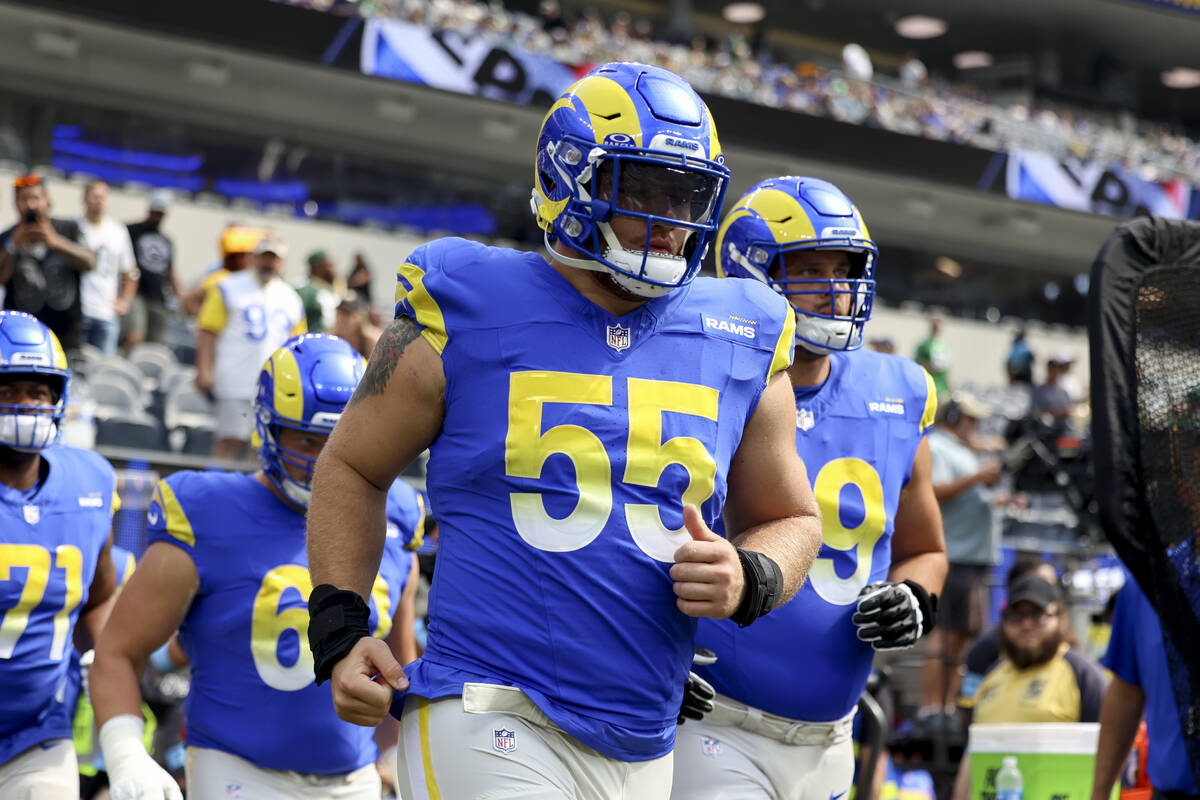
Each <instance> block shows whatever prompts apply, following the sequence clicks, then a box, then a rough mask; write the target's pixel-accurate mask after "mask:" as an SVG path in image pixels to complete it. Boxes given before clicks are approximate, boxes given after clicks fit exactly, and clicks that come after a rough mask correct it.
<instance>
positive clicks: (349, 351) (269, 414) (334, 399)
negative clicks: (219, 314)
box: [254, 333, 366, 508]
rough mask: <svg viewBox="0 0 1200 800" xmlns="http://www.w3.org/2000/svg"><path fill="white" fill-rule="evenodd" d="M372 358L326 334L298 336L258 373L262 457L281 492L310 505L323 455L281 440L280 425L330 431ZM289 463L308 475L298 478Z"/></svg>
mask: <svg viewBox="0 0 1200 800" xmlns="http://www.w3.org/2000/svg"><path fill="white" fill-rule="evenodd" d="M365 367H366V362H365V361H364V360H363V357H362V356H361V355H359V354H358V353H357V352H356V351H355V350H354V348H353V347H351V346H350V344H349V342H347V341H345V340H344V339H339V338H338V337H336V336H330V335H328V334H324V333H306V334H302V335H300V336H295V337H293V338H291V339H289V340H288V341H287V343H285V344H284V345H283V347H281V348H279V349H278V350H276V351H275V352H274V353H272V354H271V357H270V358H268V359H267V362H266V363H265V364H263V368H262V371H261V372H260V373H259V375H258V396H257V398H256V400H255V404H254V416H255V430H256V433H257V434H258V438H259V441H260V444H259V447H258V460H259V462H260V463H261V464H262V468H263V472H264V473H266V476H267V478H268V479H269V480H270V481H271V483H272V484H274V485H275V487H276V488H277V489H279V491H281V492H283V494H284V495H285V496H286V497H287V498H288V499H289V500H291V501H292V502H294V503H295V504H296V505H298V506H301V507H303V508H308V504H309V502H310V501H311V499H312V473H313V468H314V467H315V466H316V463H317V460H316V459H315V458H309V457H307V456H304V455H301V454H300V453H297V452H295V451H292V450H289V449H287V448H285V447H283V446H281V445H280V444H279V429H280V428H281V427H284V428H292V429H294V430H298V431H305V432H308V433H319V434H329V433H332V432H333V426H334V425H335V424H337V421H338V419H339V418H341V416H342V411H343V410H345V408H346V403H347V402H349V400H350V397H351V396H352V395H353V394H354V390H355V388H356V387H357V386H358V382H359V381H360V380H361V379H362V376H363V370H364V368H365ZM285 466H291V467H293V468H294V469H296V470H297V471H299V472H300V473H301V474H302V475H303V477H302V478H299V479H298V478H296V477H294V476H293V475H291V474H289V473H288V470H287V469H285Z"/></svg>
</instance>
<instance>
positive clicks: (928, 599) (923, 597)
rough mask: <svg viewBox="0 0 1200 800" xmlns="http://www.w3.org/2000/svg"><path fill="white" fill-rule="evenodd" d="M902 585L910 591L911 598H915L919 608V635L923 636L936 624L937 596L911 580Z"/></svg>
mask: <svg viewBox="0 0 1200 800" xmlns="http://www.w3.org/2000/svg"><path fill="white" fill-rule="evenodd" d="M904 585H905V586H907V587H908V588H909V589H910V590H911V591H912V593H913V596H914V597H916V598H917V605H918V606H920V608H921V617H922V622H921V635H922V636H924V635H925V634H927V633H929V632H930V631H931V630H933V626H934V625H936V624H937V607H938V596H937V595H936V594H930V593H929V592H927V591H925V587H924V586H922V585H921V584H919V583H917V582H916V581H913V580H906V581H904Z"/></svg>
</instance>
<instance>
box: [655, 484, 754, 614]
mask: <svg viewBox="0 0 1200 800" xmlns="http://www.w3.org/2000/svg"><path fill="white" fill-rule="evenodd" d="M683 525H684V527H685V528H687V529H688V533H690V534H691V535H692V541H690V542H685V543H684V544H683V545H682V546H681V547H680V548H679V549H678V550H676V551H675V566H673V567H671V580H673V581H675V596H676V597H678V598H679V599H678V600H676V601H675V605H677V606H678V607H679V610H680V611H682V612H683V613H685V614H687V615H688V616H689V617H712V618H713V619H725V618H726V617H729V616H732V615H733V613H734V612H735V611H737V609H738V606H739V605H740V604H741V602H742V595H743V593H744V592H745V585H746V581H745V576H744V574H743V571H742V565H741V561H740V560H739V558H738V553H737V548H735V547H734V546H733V545H732V544H730V543H729V541H728V540H727V539H724V538H722V537H721V536H718V535H717V534H715V533H713V532H712V531H711V530H709V528H708V526H707V525H705V524H704V518H703V517H701V516H700V512H699V510H697V509H696V507H695V506H690V505H689V506H684V507H683Z"/></svg>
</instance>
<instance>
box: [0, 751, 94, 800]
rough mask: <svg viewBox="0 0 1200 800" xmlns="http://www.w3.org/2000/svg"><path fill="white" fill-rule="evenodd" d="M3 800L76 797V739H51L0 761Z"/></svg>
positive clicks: (77, 791)
mask: <svg viewBox="0 0 1200 800" xmlns="http://www.w3.org/2000/svg"><path fill="white" fill-rule="evenodd" d="M0 797H2V798H4V800H62V798H64V797H66V798H76V797H79V765H78V763H76V761H75V743H74V742H72V741H71V740H70V739H51V740H50V741H48V742H42V743H41V744H35V745H34V746H33V747H31V748H29V749H28V750H26V751H24V752H22V753H19V754H18V755H16V756H15V757H13V758H10V759H9V760H8V761H6V762H4V763H3V764H0Z"/></svg>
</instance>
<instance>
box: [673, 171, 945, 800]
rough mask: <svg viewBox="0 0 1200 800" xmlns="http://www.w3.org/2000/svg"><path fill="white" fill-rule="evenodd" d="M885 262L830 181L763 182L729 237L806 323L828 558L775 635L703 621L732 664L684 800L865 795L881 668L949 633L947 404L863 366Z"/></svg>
mask: <svg viewBox="0 0 1200 800" xmlns="http://www.w3.org/2000/svg"><path fill="white" fill-rule="evenodd" d="M877 254H878V253H877V250H876V247H875V243H874V242H873V241H872V239H871V237H870V234H869V233H868V231H867V227H866V225H865V224H864V222H863V219H862V216H861V215H860V214H859V212H858V209H857V208H855V207H854V204H853V203H851V202H850V200H849V198H847V197H846V196H845V195H844V194H843V193H842V192H841V190H839V189H838V188H837V187H836V186H834V185H833V184H830V183H828V182H826V181H822V180H818V179H815V178H802V177H782V178H774V179H771V180H766V181H763V182H762V183H759V184H758V185H756V186H755V187H753V188H752V189H751V190H750V191H749V192H748V193H747V194H746V195H744V196H743V197H742V198H741V199H739V200H738V202H737V203H736V204H735V205H734V207H733V209H732V210H731V211H730V212H729V213H728V214H727V215H726V217H725V220H724V221H723V222H722V224H721V229H720V232H719V234H718V237H717V267H718V271H719V272H720V273H721V274H722V275H723V276H724V277H731V278H743V279H750V280H753V281H756V282H759V283H762V284H766V285H769V286H771V287H772V288H773V289H775V291H777V292H778V293H779V294H781V295H783V296H784V297H786V298H787V299H788V301H789V302H790V303H791V305H792V307H793V309H794V310H795V314H796V344H797V347H796V356H795V360H794V362H793V364H792V366H791V368H790V370H789V376H790V378H791V384H792V390H793V397H794V400H795V447H796V449H797V452H798V453H799V454H800V456H801V457H802V458H803V459H804V462H805V464H806V465H807V466H808V468H809V469H810V470H811V471H812V473H811V474H812V476H813V493H814V494H815V495H816V499H817V503H818V504H819V506H820V509H821V523H822V529H823V531H822V532H823V537H822V538H823V540H822V546H821V551H820V553H819V554H818V556H817V559H816V561H815V562H814V563H813V567H812V570H811V572H810V574H809V581H808V583H806V584H805V585H804V587H803V588H802V589H801V590H800V592H799V593H798V594H797V595H796V597H795V598H794V599H793V600H792V601H791V602H790V603H788V604H787V605H785V606H784V607H783V608H780V609H779V610H778V611H776V612H775V613H773V614H772V615H770V616H769V617H767V618H766V619H765V620H763V622H762V623H761V624H759V625H755V626H754V627H752V628H748V629H745V630H739V629H738V628H736V627H734V626H732V625H730V624H728V623H727V622H725V621H718V620H702V621H701V623H700V629H699V631H698V634H697V643H698V644H700V645H701V646H704V647H707V648H709V649H711V650H713V651H714V652H715V653H716V655H717V660H716V663H715V664H713V665H712V666H709V667H705V668H701V669H698V670H697V672H698V673H699V674H700V676H701V677H702V678H704V679H706V680H708V681H709V682H710V683H711V684H712V685H713V687H714V688H715V690H716V692H717V697H716V698H715V699H714V701H713V704H714V706H715V709H714V711H713V713H712V714H710V715H709V716H707V717H706V718H705V719H704V720H702V721H701V722H699V723H697V724H691V723H689V724H687V725H685V726H684V727H683V728H682V729H681V733H680V737H679V740H678V743H677V747H676V751H675V789H674V792H675V796H676V797H678V798H681V799H682V800H704V798H716V797H729V796H736V797H739V798H755V797H762V798H764V800H766V798H768V797H770V798H787V799H788V800H828V798H830V797H840V796H842V795H844V794H846V793H847V792H849V790H850V788H851V780H852V776H853V774H854V757H853V748H852V743H851V741H850V724H851V719H852V717H853V714H854V710H855V708H856V706H857V704H858V699H859V697H860V696H861V695H862V692H863V690H864V688H865V686H866V682H867V677H868V675H869V673H870V669H871V663H872V659H873V652H874V650H892V649H900V648H905V647H911V646H912V645H913V644H915V643H916V641H917V639H918V638H919V637H920V636H922V635H923V634H925V633H927V632H928V631H929V630H930V628H931V627H932V626H933V624H934V611H935V607H936V603H935V598H936V595H935V593H936V592H938V591H940V589H941V586H942V581H943V579H944V577H945V573H946V567H947V564H946V556H945V546H944V543H943V539H942V524H941V515H940V513H939V510H938V505H937V501H936V498H935V497H934V494H933V486H932V483H931V480H930V471H931V467H930V456H929V446H928V444H927V443H926V441H925V438H924V434H925V432H926V431H927V430H928V428H929V427H930V425H931V424H932V422H933V418H934V413H935V411H936V402H937V401H936V395H935V393H934V392H933V391H932V389H931V386H932V384H931V381H930V379H929V376H928V375H927V374H926V373H925V372H924V370H922V369H921V368H920V367H919V366H918V365H917V364H915V363H914V362H912V361H910V360H908V359H907V358H901V357H897V356H886V355H882V354H879V353H874V352H871V351H864V350H860V349H859V348H860V347H861V345H862V342H863V327H864V326H865V324H866V322H867V320H868V319H869V318H870V315H871V303H872V301H873V299H874V294H875V280H874V279H875V259H876V256H877ZM789 643H790V644H789ZM801 666H802V667H803V669H804V676H803V678H802V679H801V678H797V673H796V670H797V669H798V668H800V667H801ZM877 773H879V774H881V771H879V770H877ZM764 787H771V791H770V792H768V791H767V790H766V789H765V788H764Z"/></svg>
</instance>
